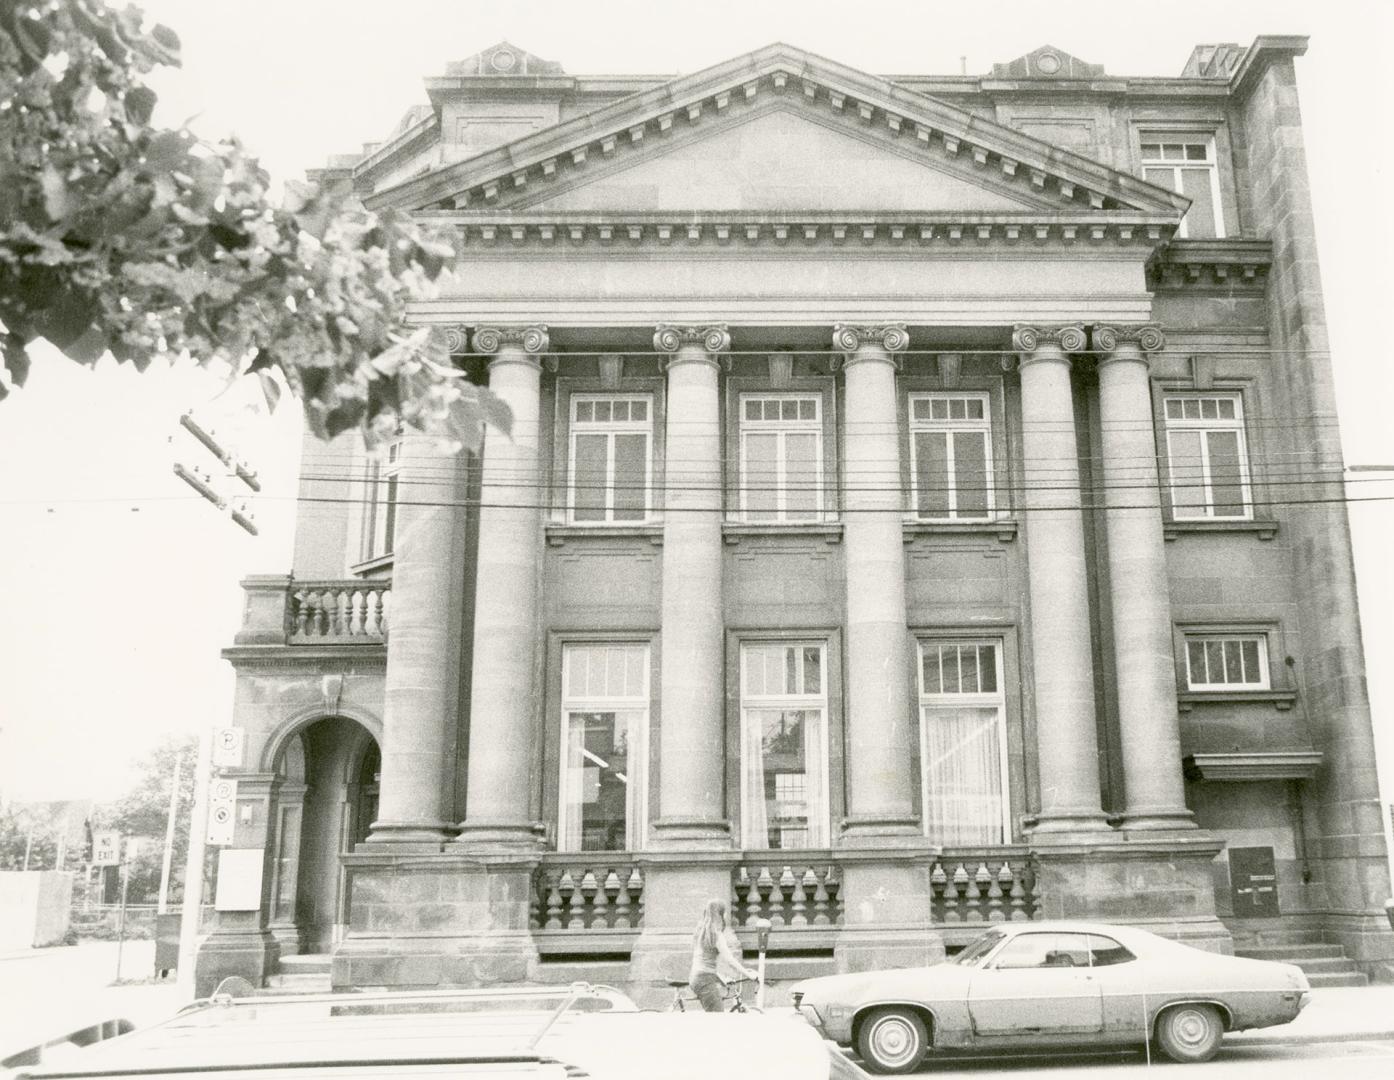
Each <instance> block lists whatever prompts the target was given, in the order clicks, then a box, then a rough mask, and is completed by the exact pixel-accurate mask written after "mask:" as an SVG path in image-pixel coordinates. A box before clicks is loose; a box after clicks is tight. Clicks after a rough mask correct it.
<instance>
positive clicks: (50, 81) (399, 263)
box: [0, 0, 509, 446]
mask: <svg viewBox="0 0 1394 1080" xmlns="http://www.w3.org/2000/svg"><path fill="white" fill-rule="evenodd" d="M178 63H179V39H178V36H177V35H176V34H175V33H174V32H173V31H172V30H170V29H168V28H167V27H164V26H159V25H154V26H147V25H146V23H145V20H144V17H143V15H142V13H141V12H140V10H139V9H138V8H135V7H126V8H124V9H121V10H117V9H115V8H112V7H108V6H107V5H106V4H105V3H103V2H102V0H0V323H3V327H0V346H2V347H3V357H4V366H5V368H6V370H7V372H8V375H9V379H10V382H11V383H12V384H13V385H14V386H23V384H24V382H25V379H26V377H27V374H28V371H29V365H30V357H29V346H30V344H31V343H32V342H34V341H35V340H37V339H44V340H47V341H49V342H51V343H52V344H53V345H55V346H56V347H57V348H58V349H60V350H61V351H62V352H63V353H65V354H66V355H67V356H69V357H71V358H72V359H74V360H76V361H78V362H80V363H83V364H92V363H95V362H96V360H97V359H99V358H100V357H101V356H103V355H105V354H107V353H110V355H111V356H113V357H114V358H115V359H117V360H118V361H121V362H127V363H131V364H133V365H135V366H136V367H137V368H138V369H140V370H144V368H145V367H146V366H147V365H149V364H150V362H151V361H152V360H153V359H154V358H156V357H157V356H162V355H169V356H180V355H184V354H187V355H189V356H192V357H194V358H195V359H196V360H197V361H198V362H199V363H201V364H204V365H207V366H211V367H214V368H215V369H218V370H225V371H227V372H229V373H231V374H232V375H233V376H239V375H255V376H256V377H258V378H259V379H260V380H261V382H262V385H263V388H264V390H265V391H266V394H267V398H268V402H269V403H270V404H271V405H272V406H273V407H274V405H275V403H276V400H277V398H278V397H279V395H280V392H281V391H280V388H281V386H282V385H284V386H286V387H288V388H289V390H290V391H291V393H292V394H294V395H295V396H296V397H297V398H299V399H300V401H301V403H302V405H303V408H304V412H305V417H306V420H307V423H308V426H309V427H310V429H311V430H312V431H314V432H315V433H316V434H317V435H319V436H320V437H322V438H332V437H334V436H335V435H338V434H340V433H341V432H345V431H350V430H354V429H357V430H358V431H360V432H361V433H362V435H363V437H364V439H365V440H366V442H367V443H368V444H369V445H370V446H372V445H376V444H378V443H379V442H380V441H381V440H383V439H384V438H391V437H395V435H396V434H397V433H398V432H399V431H401V430H403V429H405V428H415V429H417V430H420V431H425V432H430V433H433V434H437V435H444V436H446V437H448V438H451V439H452V440H453V441H455V442H456V443H459V444H463V445H469V446H474V445H477V443H478V441H479V439H480V438H481V437H482V434H483V427H482V425H483V424H484V423H485V422H489V423H494V424H497V425H498V426H500V427H503V428H506V427H507V425H508V420H509V417H508V412H507V409H506V407H504V406H502V405H501V404H500V403H499V402H498V401H497V400H496V399H494V398H493V397H491V396H490V395H489V394H488V391H487V390H483V389H481V388H479V387H476V386H473V385H471V384H470V383H469V382H468V381H467V380H466V379H465V378H464V377H463V374H462V373H461V372H460V371H459V370H458V369H456V368H455V367H454V366H453V365H452V364H451V362H450V358H449V356H448V354H447V351H446V349H445V346H444V341H443V339H442V337H441V336H440V335H439V334H437V333H434V332H432V331H430V330H428V329H416V330H410V329H409V328H408V327H407V324H406V315H407V310H406V309H407V304H408V302H409V301H410V300H412V299H415V298H417V297H420V296H423V295H429V294H430V292H431V290H432V289H433V288H434V287H435V285H436V284H437V282H438V281H439V280H440V279H441V276H442V275H443V274H444V273H445V272H446V271H447V269H448V267H449V266H450V265H451V264H452V262H453V260H454V257H455V253H454V249H453V247H452V245H451V244H450V242H449V240H448V239H447V238H446V237H444V236H442V235H438V234H436V233H433V232H431V231H430V230H427V229H425V228H423V227H422V226H420V225H419V224H418V223H416V222H415V221H414V220H413V219H412V218H411V217H410V216H409V215H406V214H402V213H398V212H391V211H389V212H384V213H380V214H374V213H370V212H368V211H366V210H364V209H362V208H361V207H360V206H358V205H357V204H355V203H354V202H353V201H352V200H351V198H348V197H345V196H343V195H339V194H336V193H331V192H329V191H326V190H324V189H321V188H318V187H313V186H306V185H288V186H287V194H286V196H285V198H284V199H283V200H282V201H281V202H280V203H279V204H274V203H273V200H272V198H271V194H270V190H269V189H270V181H269V178H268V176H267V174H266V172H265V170H264V169H263V168H262V167H261V165H260V164H259V163H258V162H257V161H256V160H255V159H254V158H252V157H251V156H250V155H248V154H247V153H246V152H245V151H244V150H243V148H242V147H241V146H240V145H239V144H238V142H237V141H236V140H231V139H230V140H227V141H222V142H217V143H209V142H206V141H202V140H200V139H198V138H196V137H195V136H194V135H193V134H192V133H190V132H189V131H188V130H187V129H185V128H179V129H170V128H162V127H158V126H155V125H154V124H153V123H152V116H153V114H154V109H155V105H156V96H155V93H154V91H152V90H151V89H150V87H149V86H147V85H145V83H144V82H143V81H142V76H143V75H145V74H147V73H149V72H150V71H152V70H154V69H155V68H157V67H159V66H161V65H177V64H178ZM7 393H8V391H7V389H6V387H5V385H4V382H3V380H0V397H4V396H5V395H6V394H7Z"/></svg>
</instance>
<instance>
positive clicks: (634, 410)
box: [629, 401, 649, 420]
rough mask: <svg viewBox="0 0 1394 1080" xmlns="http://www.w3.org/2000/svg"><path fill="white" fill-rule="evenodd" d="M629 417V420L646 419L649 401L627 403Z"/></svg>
mask: <svg viewBox="0 0 1394 1080" xmlns="http://www.w3.org/2000/svg"><path fill="white" fill-rule="evenodd" d="M629 418H630V419H631V420H647V419H648V418H649V403H648V402H647V401H631V402H630V403H629Z"/></svg>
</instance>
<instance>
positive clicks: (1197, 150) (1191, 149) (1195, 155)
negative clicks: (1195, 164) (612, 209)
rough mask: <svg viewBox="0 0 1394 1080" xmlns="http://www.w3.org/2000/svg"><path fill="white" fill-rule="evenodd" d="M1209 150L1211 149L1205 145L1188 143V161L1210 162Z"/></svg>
mask: <svg viewBox="0 0 1394 1080" xmlns="http://www.w3.org/2000/svg"><path fill="white" fill-rule="evenodd" d="M1208 149H1209V148H1208V147H1207V146H1206V145H1205V143H1187V144H1186V160H1187V161H1208V160H1209V159H1210V155H1209V153H1208V152H1207V151H1208Z"/></svg>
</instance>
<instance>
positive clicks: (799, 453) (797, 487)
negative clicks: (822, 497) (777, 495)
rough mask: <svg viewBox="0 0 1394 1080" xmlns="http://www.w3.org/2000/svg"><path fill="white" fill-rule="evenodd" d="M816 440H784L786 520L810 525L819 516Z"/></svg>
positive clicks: (810, 436) (808, 437)
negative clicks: (806, 522) (804, 522)
mask: <svg viewBox="0 0 1394 1080" xmlns="http://www.w3.org/2000/svg"><path fill="white" fill-rule="evenodd" d="M818 442H819V439H818V436H817V435H813V434H808V435H802V434H794V433H792V432H791V433H789V434H788V435H785V437H784V479H785V487H786V491H785V493H784V506H785V515H784V516H785V517H787V518H789V519H790V520H793V521H810V520H812V519H814V518H816V517H817V516H818Z"/></svg>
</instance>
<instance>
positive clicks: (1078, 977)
mask: <svg viewBox="0 0 1394 1080" xmlns="http://www.w3.org/2000/svg"><path fill="white" fill-rule="evenodd" d="M968 1012H969V1015H970V1016H971V1018H972V1021H973V1033H974V1034H975V1035H980V1036H984V1037H991V1038H999V1037H1002V1036H1008V1035H1021V1036H1033V1035H1054V1034H1093V1033H1099V1032H1102V1031H1103V1026H1104V1007H1103V995H1102V993H1101V992H1100V990H1099V983H1098V981H1097V979H1096V978H1095V977H1094V975H1093V973H1092V972H1091V971H1090V969H1089V949H1088V944H1087V942H1086V940H1085V935H1083V934H1051V933H1025V934H1018V935H1017V936H1016V937H1014V938H1013V939H1012V940H1011V941H1009V942H1008V943H1007V944H1006V945H1005V946H1003V948H1002V950H1001V952H999V953H998V954H997V955H996V956H995V957H994V958H993V959H992V961H991V962H990V963H989V964H988V966H987V967H985V968H981V969H979V970H978V971H977V972H975V973H974V975H973V981H972V983H971V984H970V985H969V988H968Z"/></svg>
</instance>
